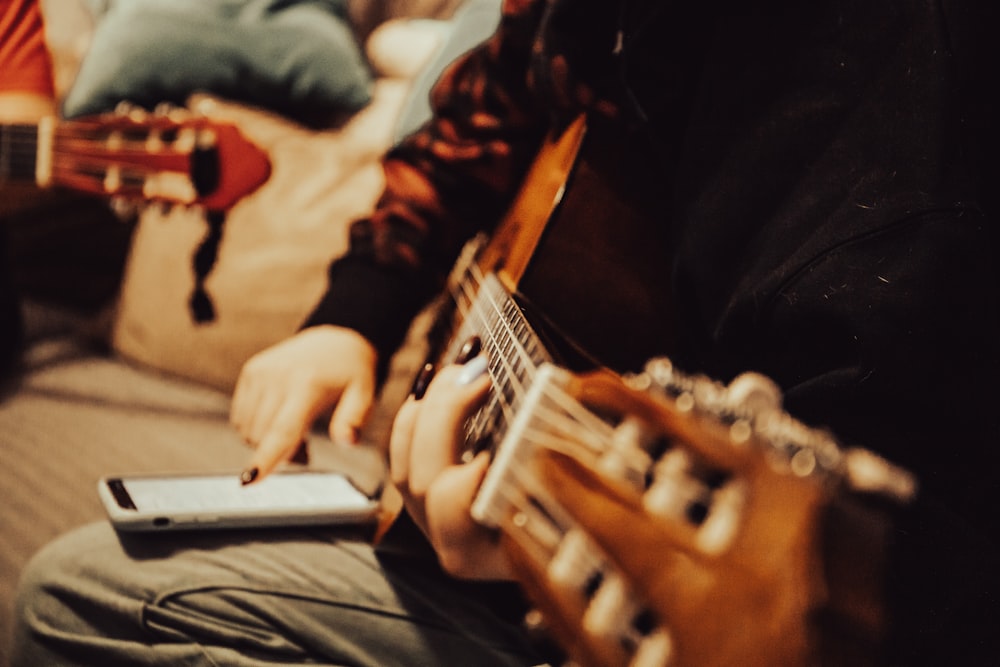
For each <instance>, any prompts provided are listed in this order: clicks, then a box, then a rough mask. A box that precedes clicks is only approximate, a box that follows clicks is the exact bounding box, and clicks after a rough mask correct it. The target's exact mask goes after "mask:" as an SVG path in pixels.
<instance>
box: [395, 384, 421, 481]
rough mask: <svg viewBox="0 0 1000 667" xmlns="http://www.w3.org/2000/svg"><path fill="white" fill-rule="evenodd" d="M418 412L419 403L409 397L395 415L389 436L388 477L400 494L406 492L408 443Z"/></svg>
mask: <svg viewBox="0 0 1000 667" xmlns="http://www.w3.org/2000/svg"><path fill="white" fill-rule="evenodd" d="M419 411H420V403H418V402H417V400H416V399H414V398H413V397H410V398H408V399H407V400H406V401H404V402H403V405H402V406H400V408H399V411H398V412H397V413H396V419H395V421H393V423H392V432H391V433H390V435H389V475H390V479H391V480H392V483H393V484H395V485H396V487H398V488H399V490H400V493H407V492H408V489H406V480H407V478H408V477H409V474H410V442H411V441H412V440H413V429H414V427H415V426H416V423H417V414H418V412H419Z"/></svg>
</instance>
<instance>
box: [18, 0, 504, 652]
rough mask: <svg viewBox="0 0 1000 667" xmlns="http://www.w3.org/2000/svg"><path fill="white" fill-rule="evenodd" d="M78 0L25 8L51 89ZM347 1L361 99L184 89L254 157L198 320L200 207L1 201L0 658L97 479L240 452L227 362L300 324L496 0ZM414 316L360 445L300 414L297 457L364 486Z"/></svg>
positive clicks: (80, 39)
mask: <svg viewBox="0 0 1000 667" xmlns="http://www.w3.org/2000/svg"><path fill="white" fill-rule="evenodd" d="M119 1H121V2H124V0H119ZM83 2H84V0H45V2H44V4H43V7H44V9H45V12H46V17H47V20H48V23H49V25H48V33H47V34H48V39H49V42H50V46H51V49H52V51H53V54H54V56H55V63H56V67H57V88H58V89H59V90H60V92H61V94H63V95H65V93H66V91H67V90H69V89H71V87H72V85H73V83H74V81H75V76H76V74H77V73H78V72H79V68H80V63H81V61H84V62H85V59H86V56H87V54H88V53H91V52H92V49H93V46H94V45H93V44H92V43H91V42H90V41H89V40H90V38H91V36H92V35H94V34H95V31H94V26H95V24H94V22H93V19H92V18H91V16H92V15H91V14H90V12H89V11H87V8H86V7H85V6H84V5H83V4H82V3H83ZM94 4H95V3H93V2H91V9H93V5H94ZM105 4H107V3H105ZM349 7H350V19H351V26H352V29H353V30H354V31H355V34H356V36H357V38H358V40H359V43H360V44H362V45H364V47H365V50H364V54H365V58H366V60H367V62H368V63H369V64H370V65H371V67H372V72H373V77H374V83H373V87H372V89H371V90H372V97H371V100H370V102H368V103H367V104H366V105H364V106H363V107H362V108H361V109H360V110H358V111H356V112H353V113H351V114H350V115H349V116H348V117H347V118H346V119H344V120H343V121H342V122H339V123H337V124H335V125H330V126H329V127H325V126H316V125H306V124H302V123H300V122H299V121H297V120H292V119H289V118H287V117H286V116H285V115H283V114H281V113H278V112H275V111H274V110H273V109H268V108H264V107H258V106H254V105H251V104H246V103H242V102H233V101H231V100H227V99H220V98H219V97H218V96H215V95H213V94H212V91H207V94H203V93H199V94H197V95H193V96H192V97H190V98H188V100H187V104H188V106H190V107H191V108H192V109H193V110H196V111H198V112H204V113H207V114H209V115H211V114H215V115H216V116H218V117H224V118H226V119H230V120H233V121H234V122H236V123H237V124H238V125H239V126H240V127H241V129H243V131H244V133H245V134H246V135H247V136H248V137H249V138H251V139H252V140H253V141H255V142H256V143H258V144H259V145H261V146H262V147H264V148H265V149H266V150H267V151H268V153H269V155H270V157H271V159H272V175H271V178H270V180H269V181H268V182H267V183H265V185H264V186H262V187H261V188H260V189H259V190H258V191H257V192H255V193H253V194H252V195H250V196H249V197H247V198H246V199H245V200H243V201H241V202H240V203H239V204H237V205H236V206H235V207H234V208H233V209H232V210H231V211H230V212H229V213H228V214H227V219H226V228H225V233H224V235H223V238H222V241H221V244H220V246H219V254H218V258H217V261H216V263H215V265H214V267H213V268H212V270H211V272H210V273H209V275H208V277H207V279H206V281H205V290H206V292H207V293H208V294H209V295H210V297H211V299H212V300H213V303H214V306H215V316H214V318H213V319H212V320H211V321H209V322H201V323H199V322H197V321H195V320H194V318H193V317H192V314H191V312H190V309H189V307H188V306H189V299H190V296H191V292H192V289H193V283H194V277H193V275H192V271H191V268H190V265H191V261H192V255H193V253H194V252H195V251H196V249H197V247H198V245H199V243H200V241H201V239H202V238H203V237H204V235H205V233H206V228H205V219H204V213H203V212H201V211H199V210H197V209H182V208H175V209H170V210H166V209H163V208H161V207H149V208H145V209H142V210H139V211H138V212H136V211H131V212H127V213H125V214H123V213H121V212H117V213H116V212H112V211H111V210H110V208H109V207H108V206H107V205H106V203H105V202H101V201H94V200H90V199H81V198H79V197H78V196H75V195H72V194H61V193H52V194H50V195H48V196H46V197H44V198H37V197H35V198H30V199H29V201H27V202H21V205H19V206H17V207H16V209H17V210H15V211H13V212H12V211H10V210H4V208H5V207H0V223H2V224H4V225H5V226H7V228H8V229H7V231H8V232H9V236H10V238H11V243H10V244H9V245H10V246H11V247H10V252H11V253H12V260H13V264H14V268H15V278H16V282H17V283H18V285H19V287H20V288H21V290H22V294H21V296H22V313H23V316H24V321H25V327H24V328H25V332H26V339H25V343H24V349H23V352H22V354H21V359H20V363H19V365H18V367H17V369H16V371H15V373H14V374H13V377H9V378H6V379H5V380H4V383H3V387H2V394H0V460H2V466H0V665H3V664H6V663H7V661H8V656H7V646H8V644H9V641H8V634H9V631H10V628H11V623H12V618H13V609H12V604H13V595H14V591H15V590H16V583H17V578H18V574H19V572H20V569H21V568H22V567H23V565H24V563H25V562H26V560H27V559H28V558H29V557H30V556H31V554H32V553H34V552H35V551H36V550H37V549H38V548H39V547H41V546H42V545H43V544H44V543H46V542H47V541H49V540H50V539H52V538H53V537H55V536H56V535H58V534H60V533H62V532H65V531H66V530H69V529H71V528H73V527H75V526H79V525H81V524H83V523H86V522H90V521H94V520H103V519H104V514H103V510H102V508H101V506H100V503H99V500H98V497H97V494H96V490H95V489H96V483H97V480H98V478H99V477H100V476H102V475H106V474H112V473H116V472H158V471H167V470H170V471H203V470H224V471H233V474H236V473H237V472H238V471H239V470H240V469H241V467H242V465H243V464H244V463H245V461H246V459H247V456H248V451H247V449H246V448H245V446H244V445H243V443H242V442H241V439H240V437H239V436H238V435H237V434H236V432H235V431H234V430H233V429H232V428H231V427H230V426H229V424H228V405H229V396H230V390H231V388H232V386H233V383H234V382H235V378H236V375H237V373H238V371H239V368H240V366H241V365H242V363H243V361H245V360H246V359H247V358H248V357H249V356H251V355H252V354H254V353H255V352H256V351H258V350H261V349H263V348H265V347H267V346H268V345H270V344H271V343H273V342H275V341H277V340H280V339H281V338H283V337H285V336H287V335H290V334H291V333H293V332H294V331H295V329H296V328H297V327H298V325H299V322H301V320H302V318H303V317H304V316H305V314H306V313H307V312H308V309H309V307H310V305H311V303H312V302H313V301H314V300H315V299H316V297H317V296H318V295H319V294H320V293H321V291H322V289H323V285H324V282H325V274H326V266H327V264H328V263H329V261H330V260H331V259H332V258H334V257H335V256H336V255H337V254H338V253H341V252H343V251H344V249H345V248H346V238H347V227H348V225H349V223H350V221H351V220H352V219H353V218H355V217H356V216H358V215H362V214H364V212H365V211H366V210H368V209H370V207H371V206H373V205H374V203H375V199H376V197H377V195H378V192H379V190H380V187H381V180H380V179H381V170H380V169H379V167H378V160H379V158H380V157H381V155H382V154H383V153H384V152H385V150H387V149H388V148H389V147H390V146H391V145H392V144H393V143H394V142H395V141H398V139H399V138H400V137H401V136H403V135H405V133H406V132H408V131H409V130H410V129H412V127H414V126H415V124H417V123H419V122H420V121H421V120H422V118H424V117H426V114H427V112H428V108H427V104H426V92H427V88H428V86H429V85H430V84H431V83H432V82H433V80H434V79H435V78H436V76H437V75H438V74H439V73H440V70H441V68H442V67H443V66H444V64H445V63H446V62H448V61H449V60H450V59H452V58H454V57H455V56H456V55H457V54H458V53H460V52H461V51H463V50H464V49H466V48H469V47H470V46H471V45H472V44H474V43H475V42H476V41H478V40H480V39H482V38H483V37H484V36H486V35H487V34H489V32H491V31H492V29H493V27H494V26H495V21H496V19H497V17H498V8H499V3H498V2H496V1H495V0H466V1H465V2H464V3H463V2H461V1H460V0H390V1H384V2H376V1H372V2H362V1H360V0H351V2H350V3H349ZM463 17H464V18H463ZM0 195H2V191H0ZM67 239H72V240H67ZM60 244H61V245H62V246H63V247H61V248H57V246H60ZM56 250H58V251H59V252H56ZM53 256H56V258H55V259H53ZM426 325H427V315H425V316H423V317H421V318H418V320H417V322H416V323H415V325H414V330H413V331H412V332H411V337H410V339H409V342H408V343H407V344H406V345H404V347H403V349H402V350H401V351H400V353H399V354H397V356H396V358H395V359H394V360H393V364H392V366H391V370H390V374H389V378H388V380H387V382H386V384H385V385H384V387H383V390H382V392H381V395H380V399H379V404H378V406H377V408H376V410H375V414H374V416H373V418H372V420H371V422H370V424H369V427H368V428H367V430H366V431H365V433H364V434H363V438H362V439H363V443H364V444H363V445H361V446H358V447H349V446H343V445H337V444H335V443H333V442H331V441H330V440H329V438H328V437H327V436H326V435H325V433H324V429H323V428H322V427H321V424H317V428H316V429H315V430H314V432H313V434H312V436H311V438H310V445H311V453H312V457H311V462H310V464H309V465H313V466H320V467H332V468H338V469H342V470H345V471H347V472H348V473H349V474H351V475H352V476H353V477H354V478H355V479H356V480H357V481H358V482H359V483H360V484H361V485H362V486H363V487H366V488H371V489H374V488H376V487H378V486H379V484H380V481H381V478H382V475H383V473H384V468H383V458H384V457H383V455H382V451H383V450H382V445H383V444H384V443H385V442H386V438H387V434H388V429H389V427H390V425H391V417H392V414H393V412H394V410H395V407H396V406H397V405H398V404H399V402H400V401H401V400H402V399H403V398H404V397H405V394H406V392H407V390H408V387H409V382H410V379H411V378H412V373H413V371H414V370H415V369H416V368H417V367H418V365H419V364H420V363H421V361H422V355H423V348H422V345H421V340H422V338H421V333H422V331H423V327H425V326H426Z"/></svg>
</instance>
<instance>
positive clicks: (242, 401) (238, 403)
mask: <svg viewBox="0 0 1000 667" xmlns="http://www.w3.org/2000/svg"><path fill="white" fill-rule="evenodd" d="M262 389H263V386H262V385H261V384H259V383H257V382H255V381H253V380H249V379H246V378H243V379H241V380H240V382H239V383H238V384H237V385H236V390H235V392H234V393H233V401H232V404H231V406H230V414H229V421H230V423H231V424H232V425H233V427H234V428H235V429H236V430H237V432H239V434H240V435H242V436H243V438H244V439H245V440H247V441H248V442H249V434H250V433H249V426H250V422H251V421H252V419H253V415H254V413H255V412H256V410H257V403H258V402H259V401H260V393H261V390H262Z"/></svg>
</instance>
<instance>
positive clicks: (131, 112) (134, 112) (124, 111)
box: [114, 100, 149, 123]
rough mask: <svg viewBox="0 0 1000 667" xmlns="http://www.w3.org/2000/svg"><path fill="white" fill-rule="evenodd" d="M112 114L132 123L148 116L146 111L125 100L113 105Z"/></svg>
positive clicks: (139, 121) (143, 119)
mask: <svg viewBox="0 0 1000 667" xmlns="http://www.w3.org/2000/svg"><path fill="white" fill-rule="evenodd" d="M114 114H115V115H116V116H119V117H121V118H127V119H128V120H130V121H132V122H134V123H142V122H144V121H145V120H146V119H147V118H148V117H149V112H148V111H146V110H145V109H143V108H142V107H140V106H138V105H136V104H133V103H132V102H129V101H126V100H123V101H121V102H119V103H118V104H116V105H115V110H114Z"/></svg>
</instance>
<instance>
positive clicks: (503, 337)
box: [448, 265, 551, 452]
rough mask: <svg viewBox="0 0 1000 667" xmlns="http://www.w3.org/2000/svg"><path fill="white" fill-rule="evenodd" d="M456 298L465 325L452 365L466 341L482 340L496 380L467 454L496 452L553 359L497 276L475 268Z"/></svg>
mask: <svg viewBox="0 0 1000 667" xmlns="http://www.w3.org/2000/svg"><path fill="white" fill-rule="evenodd" d="M452 293H453V298H454V300H455V304H456V306H457V309H458V313H459V314H460V315H461V316H462V325H461V327H460V328H459V331H458V334H457V335H456V336H454V337H453V338H452V341H453V342H452V349H451V350H449V351H448V354H449V356H448V358H449V359H453V358H454V357H455V355H456V354H457V352H458V349H459V348H460V347H461V346H462V345H463V344H464V343H465V341H467V340H468V339H469V338H471V337H472V336H478V337H479V338H480V340H481V341H482V345H483V351H484V353H485V354H486V355H487V359H488V360H489V365H488V370H489V374H490V379H491V380H492V387H491V389H490V394H489V397H488V398H487V400H486V403H485V405H484V406H483V407H482V408H481V409H480V410H479V411H478V412H477V413H476V414H475V415H474V416H473V418H472V419H470V420H469V423H468V424H467V427H466V445H467V450H468V451H470V452H480V451H483V450H486V449H490V450H493V449H495V448H496V446H497V444H499V443H500V441H501V440H502V439H503V436H504V434H505V433H506V432H507V427H508V425H509V424H510V422H511V420H512V419H513V417H514V413H515V411H516V409H517V407H518V405H519V403H520V401H521V400H522V398H523V397H524V395H525V394H526V393H527V390H528V387H529V386H530V384H531V381H532V380H533V378H534V376H535V374H536V372H537V370H538V367H539V366H540V365H541V364H542V363H544V362H546V361H551V357H550V355H549V353H548V351H547V350H546V349H545V347H544V346H543V345H542V343H541V341H540V340H539V338H538V336H537V334H536V333H535V331H534V329H532V327H531V325H530V324H529V323H528V321H527V319H526V318H525V316H524V313H523V312H522V311H521V308H520V307H519V306H518V305H517V303H516V301H515V300H514V298H513V297H512V296H511V295H510V293H509V292H508V291H507V289H506V288H505V287H504V286H503V284H502V283H501V282H500V280H499V278H498V277H497V276H496V275H495V274H492V273H490V274H486V275H482V274H481V273H480V272H479V271H478V267H476V266H475V265H473V266H471V267H469V268H468V269H467V270H466V272H465V276H464V277H463V279H462V280H460V281H457V282H456V283H455V284H454V287H453V288H452Z"/></svg>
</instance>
